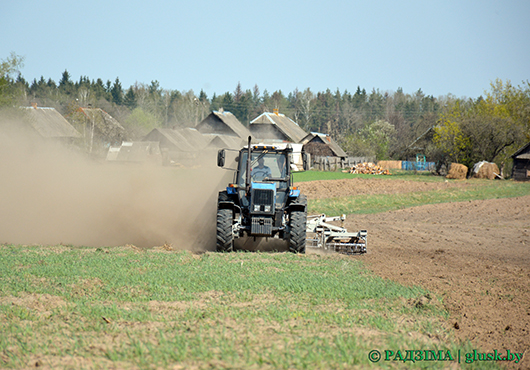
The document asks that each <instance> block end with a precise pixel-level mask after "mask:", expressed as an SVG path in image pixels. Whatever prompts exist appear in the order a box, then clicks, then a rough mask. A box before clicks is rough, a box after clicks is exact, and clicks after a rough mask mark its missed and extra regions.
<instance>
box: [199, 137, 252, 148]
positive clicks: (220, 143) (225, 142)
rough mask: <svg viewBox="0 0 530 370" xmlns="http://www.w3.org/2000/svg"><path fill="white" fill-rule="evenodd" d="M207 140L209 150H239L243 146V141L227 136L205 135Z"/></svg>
mask: <svg viewBox="0 0 530 370" xmlns="http://www.w3.org/2000/svg"><path fill="white" fill-rule="evenodd" d="M205 137H206V138H209V140H210V142H209V144H208V147H209V148H227V149H236V150H239V149H241V148H242V147H243V146H244V145H245V140H243V139H242V138H240V137H235V136H228V135H205Z"/></svg>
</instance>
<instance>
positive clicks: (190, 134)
mask: <svg viewBox="0 0 530 370" xmlns="http://www.w3.org/2000/svg"><path fill="white" fill-rule="evenodd" d="M177 131H178V132H179V133H180V134H181V135H182V136H184V138H185V139H186V140H187V141H188V143H189V144H190V145H191V146H192V147H194V148H195V150H202V149H204V148H206V146H207V145H208V139H207V138H206V137H205V136H204V135H203V134H201V133H200V132H199V131H197V130H196V129H194V128H192V127H186V128H181V129H177Z"/></svg>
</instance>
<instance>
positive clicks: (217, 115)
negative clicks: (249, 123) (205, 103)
mask: <svg viewBox="0 0 530 370" xmlns="http://www.w3.org/2000/svg"><path fill="white" fill-rule="evenodd" d="M212 120H213V121H217V122H219V123H222V124H224V125H225V127H224V128H225V129H226V130H222V132H221V131H219V132H216V130H215V129H214V128H213V127H211V126H210V123H211V121H212ZM196 129H197V130H199V131H200V132H201V133H203V134H227V135H232V136H238V137H240V138H243V139H246V138H247V137H248V136H250V131H249V130H248V128H246V127H245V126H244V125H243V124H242V123H241V122H239V120H238V119H237V118H236V116H234V115H233V114H232V113H230V112H225V111H213V112H212V113H210V114H209V115H208V116H207V117H206V118H205V119H203V120H202V121H201V122H199V124H198V125H197V127H196Z"/></svg>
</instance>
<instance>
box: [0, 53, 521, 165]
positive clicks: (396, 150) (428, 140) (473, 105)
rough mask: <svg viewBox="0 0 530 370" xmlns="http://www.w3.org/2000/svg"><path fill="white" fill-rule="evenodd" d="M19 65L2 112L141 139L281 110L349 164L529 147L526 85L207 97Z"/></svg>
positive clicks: (6, 80) (465, 158)
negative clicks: (334, 144) (99, 117)
mask: <svg viewBox="0 0 530 370" xmlns="http://www.w3.org/2000/svg"><path fill="white" fill-rule="evenodd" d="M22 66H23V58H22V57H20V56H18V55H16V54H14V53H12V54H11V55H10V56H9V57H7V58H6V59H4V60H2V62H1V64H0V106H20V105H30V104H32V103H37V104H38V105H40V106H50V107H54V108H56V109H57V110H58V111H59V112H60V113H61V114H63V115H64V116H66V117H68V116H69V115H70V114H71V113H72V112H74V111H76V110H77V109H78V108H79V107H89V106H92V107H97V108H102V109H104V110H105V111H107V112H108V113H109V114H111V115H112V116H114V117H115V118H116V119H117V120H118V121H119V122H120V123H122V124H123V125H124V127H125V128H126V129H127V131H128V133H129V136H130V138H131V139H133V140H134V139H139V138H140V137H142V136H143V135H145V134H146V133H147V132H149V131H150V130H152V129H153V128H156V127H164V128H174V127H193V126H195V125H197V123H198V122H200V121H201V120H202V119H203V118H204V117H205V116H206V115H208V114H209V113H210V112H211V111H213V110H220V109H221V108H222V109H224V110H225V111H230V112H231V113H233V114H234V115H235V116H236V117H237V118H238V119H239V120H240V121H241V122H242V123H243V124H244V125H248V124H249V122H250V121H251V120H252V119H254V118H256V117H257V116H258V115H260V114H261V113H263V112H272V111H273V110H274V109H277V110H278V111H279V112H280V113H283V114H285V115H286V116H288V117H289V118H291V119H293V120H294V121H295V122H297V123H298V124H299V125H300V126H301V127H302V128H303V129H304V130H305V131H307V132H314V131H316V132H321V133H327V134H330V135H331V136H332V137H333V138H334V139H335V140H336V141H338V143H339V144H340V145H341V146H342V148H343V149H344V150H345V151H346V152H348V153H349V154H350V155H355V156H376V158H377V159H378V160H380V159H409V158H414V157H415V156H416V154H422V155H425V156H426V157H427V159H428V160H430V161H435V162H437V163H439V164H447V163H451V162H459V163H463V164H465V165H467V166H472V165H473V164H474V163H475V162H477V161H480V160H487V161H491V162H493V161H494V162H497V164H499V165H500V166H503V165H504V164H508V163H509V158H510V156H511V154H513V153H514V152H515V151H516V150H517V149H518V148H519V147H520V146H522V145H523V144H525V143H526V142H528V140H530V84H529V82H528V81H526V82H523V83H522V85H520V86H514V85H512V84H511V82H510V81H504V82H503V81H501V80H495V81H494V82H492V84H491V89H490V91H487V92H485V93H484V96H479V97H478V98H456V97H455V96H453V95H451V94H448V95H446V96H440V97H437V98H435V97H434V96H432V95H426V94H424V93H423V91H422V90H421V89H418V90H417V91H416V92H414V93H405V92H403V90H402V89H401V88H398V89H397V90H396V91H395V92H387V91H385V92H382V91H380V90H378V89H372V90H371V91H369V92H368V91H366V90H365V89H364V88H361V87H360V86H358V87H357V88H356V90H355V92H350V91H347V90H346V91H342V92H341V91H339V90H335V91H331V90H330V89H327V90H326V91H321V92H313V91H311V89H310V88H306V89H305V90H302V91H300V90H298V89H295V90H294V91H292V92H290V93H287V94H285V93H284V92H282V91H281V90H278V91H274V92H272V93H270V92H269V91H267V90H264V91H260V89H259V87H258V86H257V85H255V86H254V87H253V88H251V89H243V87H242V86H241V84H240V83H238V84H237V86H236V87H235V89H234V91H232V92H225V93H223V94H221V95H217V94H214V95H213V96H212V97H208V96H207V94H206V93H205V92H204V91H202V90H201V91H200V92H199V93H198V94H196V93H195V92H194V91H193V90H183V91H179V90H169V89H163V88H162V87H161V86H160V84H159V82H158V81H151V83H149V84H145V83H138V82H137V83H135V84H134V85H131V86H129V87H128V88H124V87H123V86H122V84H121V82H120V80H119V78H118V77H116V79H115V80H114V81H110V80H107V81H105V82H104V81H103V80H102V79H101V78H97V79H90V78H89V77H88V76H81V77H79V79H76V80H73V79H72V76H71V75H70V73H69V72H68V70H65V71H64V72H63V73H62V75H61V78H60V79H59V81H58V82H55V81H54V80H53V79H51V78H47V79H45V78H44V77H43V76H41V78H40V79H34V80H32V81H26V80H25V79H24V77H23V75H22V74H21V73H20V69H21V68H22Z"/></svg>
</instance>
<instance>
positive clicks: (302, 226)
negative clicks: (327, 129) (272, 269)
mask: <svg viewBox="0 0 530 370" xmlns="http://www.w3.org/2000/svg"><path fill="white" fill-rule="evenodd" d="M226 150H228V149H221V150H219V152H218V155H217V165H218V166H219V167H224V165H225V154H226ZM292 156H293V150H292V148H291V147H290V146H289V145H287V147H284V148H279V147H277V146H274V145H263V144H260V145H251V138H250V137H249V138H248V145H247V147H245V148H243V149H241V150H240V151H239V155H238V156H237V157H236V162H237V170H236V173H235V176H234V181H233V183H231V184H229V185H228V186H227V187H226V190H223V191H220V192H219V197H218V201H217V251H218V252H232V251H233V250H234V240H235V239H238V238H242V237H255V238H257V237H261V238H277V239H283V240H285V241H287V242H288V245H289V250H290V251H291V252H294V253H305V250H306V220H307V198H306V197H305V195H302V194H300V190H298V189H297V188H296V187H294V186H293V180H292V174H291V163H292ZM303 158H304V159H306V158H305V156H303ZM304 169H307V160H304Z"/></svg>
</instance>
